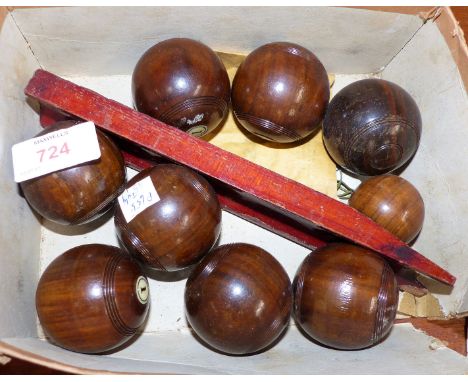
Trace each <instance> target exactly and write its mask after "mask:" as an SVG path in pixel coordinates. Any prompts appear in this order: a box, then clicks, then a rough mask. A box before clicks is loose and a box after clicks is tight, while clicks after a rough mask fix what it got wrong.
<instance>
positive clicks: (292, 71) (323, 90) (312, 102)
mask: <svg viewBox="0 0 468 382" xmlns="http://www.w3.org/2000/svg"><path fill="white" fill-rule="evenodd" d="M329 97H330V89H329V83H328V76H327V72H326V71H325V68H324V67H323V65H322V63H321V62H320V61H319V60H318V58H317V57H316V56H315V55H314V54H313V53H312V52H310V51H309V50H307V49H306V48H304V47H302V46H300V45H297V44H292V43H288V42H274V43H270V44H266V45H263V46H261V47H259V48H257V49H255V50H254V51H253V52H251V53H250V54H249V55H248V56H247V57H246V58H245V60H244V62H243V63H242V64H241V65H240V67H239V69H238V70H237V72H236V75H235V77H234V80H233V83H232V108H233V111H234V115H235V116H236V118H237V120H238V121H239V122H240V124H241V125H242V126H243V127H244V128H246V129H247V130H248V131H250V132H251V133H253V134H255V135H257V136H259V137H261V138H264V139H267V140H270V141H275V142H294V141H298V140H300V139H302V138H305V137H306V136H308V135H310V134H312V133H313V132H314V131H315V130H317V128H318V127H319V125H320V123H321V122H322V119H323V117H324V114H325V110H326V107H327V105H328V99H329Z"/></svg>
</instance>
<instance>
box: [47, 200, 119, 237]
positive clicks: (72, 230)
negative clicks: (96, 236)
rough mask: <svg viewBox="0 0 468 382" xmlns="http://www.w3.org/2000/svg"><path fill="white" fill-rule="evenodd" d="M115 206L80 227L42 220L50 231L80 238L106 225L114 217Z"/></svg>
mask: <svg viewBox="0 0 468 382" xmlns="http://www.w3.org/2000/svg"><path fill="white" fill-rule="evenodd" d="M114 206H115V204H113V205H112V206H111V207H110V208H109V209H108V210H107V211H106V212H105V213H104V214H102V215H101V216H99V217H98V218H96V219H95V220H92V221H90V222H88V223H84V224H79V225H62V224H58V223H55V222H53V221H50V220H47V219H42V225H43V226H44V227H45V228H47V229H48V230H50V231H52V232H54V233H57V234H59V235H64V236H80V235H85V234H87V233H90V232H92V231H94V230H96V229H98V228H99V227H101V226H103V225H104V224H106V223H107V222H108V221H109V220H110V219H112V218H113V216H114Z"/></svg>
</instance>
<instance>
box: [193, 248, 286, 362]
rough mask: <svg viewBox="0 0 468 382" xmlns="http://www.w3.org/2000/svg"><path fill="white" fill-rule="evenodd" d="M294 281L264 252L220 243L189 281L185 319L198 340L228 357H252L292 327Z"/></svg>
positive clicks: (196, 269)
mask: <svg viewBox="0 0 468 382" xmlns="http://www.w3.org/2000/svg"><path fill="white" fill-rule="evenodd" d="M291 302H292V295H291V283H290V280H289V277H288V275H287V273H286V271H285V270H284V269H283V267H282V266H281V264H280V263H279V262H278V261H277V260H276V259H275V258H274V257H273V256H272V255H270V254H269V253H268V252H266V251H265V250H263V249H261V248H259V247H257V246H254V245H251V244H243V243H235V244H227V245H222V246H220V247H218V248H216V249H215V250H213V251H212V252H210V253H209V254H208V256H206V257H205V258H204V259H203V260H202V261H201V263H200V264H198V265H197V267H196V268H195V270H194V271H193V272H192V274H191V275H190V277H189V279H188V280H187V284H186V287H185V307H186V314H187V319H188V321H189V323H190V325H191V327H192V328H193V329H194V331H195V332H196V333H197V334H198V336H199V337H200V338H201V339H202V340H203V341H205V342H206V343H207V344H208V345H210V346H211V347H213V348H215V349H217V350H219V351H221V352H225V353H228V354H250V353H254V352H257V351H260V350H262V349H265V347H267V346H269V345H271V344H272V343H273V342H274V341H275V340H276V339H277V338H278V336H279V335H280V334H281V333H282V332H283V330H284V329H285V328H286V326H287V325H288V323H289V317H290V312H291Z"/></svg>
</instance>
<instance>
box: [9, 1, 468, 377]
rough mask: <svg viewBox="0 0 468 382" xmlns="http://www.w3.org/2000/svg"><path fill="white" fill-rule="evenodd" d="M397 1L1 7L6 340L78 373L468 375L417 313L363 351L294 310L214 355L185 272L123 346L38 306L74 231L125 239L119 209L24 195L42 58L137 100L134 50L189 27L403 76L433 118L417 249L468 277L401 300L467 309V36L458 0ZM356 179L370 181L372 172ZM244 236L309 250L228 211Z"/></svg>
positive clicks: (214, 42) (417, 178)
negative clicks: (23, 170)
mask: <svg viewBox="0 0 468 382" xmlns="http://www.w3.org/2000/svg"><path fill="white" fill-rule="evenodd" d="M392 10H393V11H395V12H396V13H394V12H382V11H381V10H368V9H349V8H323V7H310V8H301V7H294V8H289V7H271V8H264V7H255V8H251V9H248V10H246V9H245V8H236V7H222V8H218V7H209V8H203V7H190V8H178V7H175V8H171V7H164V8H125V7H124V8H105V9H104V8H94V7H93V8H33V9H14V10H11V11H7V10H6V9H3V10H2V11H1V12H2V16H3V26H2V29H1V33H0V50H1V51H2V55H1V56H0V78H1V80H2V87H1V88H0V137H1V138H2V139H1V142H2V146H1V148H2V150H1V152H0V153H1V159H2V163H3V166H4V167H3V168H4V171H3V172H2V175H1V178H0V189H1V190H2V194H3V203H2V204H0V212H1V216H2V217H3V219H2V220H1V221H0V238H1V240H0V242H1V243H2V249H1V251H0V269H1V270H2V276H1V277H0V306H1V307H2V308H1V309H0V341H1V342H0V352H3V353H5V354H7V355H8V354H9V355H13V356H17V357H19V358H22V359H28V360H31V361H33V362H37V363H41V364H45V365H48V366H53V367H56V368H60V369H63V370H68V371H73V372H93V371H100V372H106V371H112V372H150V373H353V374H356V373H466V372H467V371H468V361H467V360H466V359H465V358H463V357H462V356H460V355H458V354H456V353H455V352H453V351H451V350H449V349H446V348H440V349H438V350H431V349H430V346H429V345H430V344H431V341H432V339H431V337H428V336H427V335H425V334H424V333H422V332H418V331H416V330H414V329H413V328H412V327H411V326H410V325H408V324H401V325H397V326H395V327H394V329H393V331H392V333H391V334H390V336H389V338H388V339H387V340H386V341H384V342H383V343H382V344H380V345H378V346H376V347H373V348H370V349H367V350H364V351H359V352H340V351H336V350H331V349H326V348H323V347H321V346H318V345H316V344H313V343H311V342H310V341H309V340H308V339H306V338H305V337H303V336H302V335H301V334H300V333H299V332H298V331H297V329H296V328H295V326H294V324H293V322H291V326H290V328H289V329H288V331H287V333H286V334H285V336H284V337H283V338H282V340H281V341H280V342H279V343H278V344H277V345H276V346H275V347H274V348H272V349H271V350H269V351H267V352H265V353H260V354H257V355H254V356H250V357H240V358H239V357H228V356H224V355H220V354H218V353H213V352H212V351H210V350H208V349H207V348H205V347H204V346H203V345H201V344H200V343H199V342H197V341H196V340H195V339H194V337H193V336H192V334H191V333H190V330H189V328H188V326H187V322H186V320H185V315H184V310H183V288H184V285H185V280H182V281H178V282H172V283H167V282H160V281H156V280H151V281H150V288H151V295H152V307H151V315H150V318H149V320H148V324H147V326H146V330H145V333H144V334H143V335H142V336H141V337H139V338H138V340H136V341H135V342H134V343H132V344H131V345H130V346H129V347H128V348H126V349H124V350H122V351H119V352H118V353H115V354H112V355H106V356H94V355H93V356H91V355H83V354H76V353H72V352H68V351H65V350H63V349H60V348H58V347H56V346H54V345H52V344H50V343H49V342H47V341H45V340H44V339H43V335H42V332H41V330H40V325H38V323H37V319H36V312H35V305H34V294H35V288H36V285H37V281H38V279H39V277H40V274H41V272H42V271H43V270H44V269H45V267H46V266H47V265H48V264H49V263H50V262H51V261H52V260H53V259H54V258H55V257H56V256H58V255H59V254H60V253H62V252H64V251H65V250H67V249H69V248H71V247H73V246H75V245H79V244H85V243H94V242H98V243H108V244H117V240H116V237H115V233H114V227H113V222H112V220H109V221H107V222H106V223H105V224H104V225H102V226H99V227H92V229H88V228H86V229H82V228H76V227H75V228H70V227H69V228H63V227H57V226H55V225H53V224H51V223H49V222H45V221H40V219H38V218H37V217H36V216H35V215H34V214H33V213H32V212H31V210H30V208H29V206H28V205H27V203H26V202H25V200H24V199H23V198H21V197H20V196H19V193H18V189H17V186H16V185H15V183H14V182H13V174H12V164H11V154H10V148H11V145H12V144H14V143H17V142H19V141H22V140H25V139H28V138H30V137H32V136H33V135H34V134H36V133H37V132H38V131H39V129H40V127H39V122H38V116H37V111H36V110H35V105H34V103H31V102H30V101H28V100H26V98H25V96H24V93H23V90H24V87H25V85H26V84H27V82H28V80H29V79H30V77H31V76H32V74H33V73H34V71H35V70H36V69H38V68H45V69H47V70H49V71H51V72H54V73H56V74H57V75H60V76H63V77H65V78H68V79H70V80H72V81H74V82H76V83H78V84H81V85H84V86H87V87H90V88H92V89H94V90H97V91H98V92H100V93H102V94H104V95H106V96H108V97H109V98H113V99H116V100H118V101H121V102H123V103H125V104H128V105H131V92H130V74H131V72H132V70H133V67H134V65H135V63H136V61H137V60H138V58H139V57H140V56H141V54H142V53H143V52H144V51H145V50H146V49H147V48H149V47H150V46H151V45H153V44H154V43H156V42H158V41H160V40H164V39H166V38H170V37H176V36H185V37H190V38H194V39H198V40H200V41H203V42H204V43H206V44H207V45H209V46H211V47H212V48H213V49H214V50H216V51H219V52H228V53H237V54H244V55H245V54H248V53H249V52H250V51H251V50H253V49H254V48H256V47H257V46H259V45H262V44H264V43H267V42H271V41H278V40H283V41H284V40H289V41H293V42H296V43H298V44H301V45H303V46H305V47H306V48H309V49H310V50H312V51H313V52H314V53H315V54H316V55H317V56H318V57H319V58H320V60H321V61H322V62H323V64H324V65H325V67H326V69H327V71H328V72H329V73H333V74H334V75H335V84H334V86H333V88H332V91H333V93H336V92H337V91H338V90H339V89H340V88H342V87H343V86H345V85H346V84H348V83H350V82H352V81H355V80H357V79H360V78H366V77H379V78H383V79H387V80H390V81H394V82H396V83H398V84H400V85H401V86H402V87H404V88H405V89H406V90H407V91H408V92H409V93H410V94H411V95H412V96H413V97H414V99H415V100H416V102H417V103H418V105H419V107H420V110H421V114H422V118H423V133H422V141H421V145H420V148H419V150H418V152H417V154H416V156H415V157H414V159H413V160H412V162H411V164H410V165H409V166H408V167H406V168H405V170H404V172H403V173H402V176H403V177H405V178H406V179H408V180H410V181H411V182H412V183H413V184H415V185H416V187H418V189H419V190H420V191H421V194H422V196H423V198H424V200H425V203H426V220H425V224H424V228H423V230H422V232H421V235H420V236H419V238H418V240H417V242H416V243H415V248H416V249H417V250H418V251H420V252H421V253H423V254H424V255H425V256H427V257H428V258H430V259H431V260H433V261H434V262H436V263H437V264H440V265H441V266H443V267H444V268H446V269H447V270H448V271H450V272H451V273H453V274H454V275H455V276H456V277H457V279H458V280H457V283H456V284H455V287H454V288H453V290H450V289H448V288H445V287H444V286H443V285H441V284H439V283H434V282H432V281H430V280H423V282H424V283H425V284H426V286H427V287H428V289H429V292H430V293H431V295H432V297H433V299H431V300H430V301H432V303H431V304H430V307H429V308H428V309H426V310H424V309H422V308H421V304H422V302H420V303H419V308H418V307H417V305H418V301H417V300H416V298H413V297H412V296H411V297H408V296H405V297H403V298H402V301H405V303H406V305H405V306H406V307H405V306H400V310H401V312H402V313H405V314H407V315H422V316H438V318H447V317H450V316H463V315H465V314H466V312H467V311H468V273H467V272H466V271H465V269H468V257H467V256H466V254H465V252H466V251H467V244H468V238H467V237H466V235H465V232H464V229H465V227H466V223H467V222H466V220H467V219H468V211H467V210H468V207H467V205H466V203H465V193H466V192H467V191H468V190H467V189H468V181H467V180H466V179H465V178H464V174H463V168H464V167H465V161H466V160H465V158H464V152H465V146H466V143H467V142H468V136H467V134H466V133H465V129H466V125H467V122H468V98H467V92H466V87H465V86H464V84H465V83H466V84H468V65H467V64H466V63H467V62H468V61H466V60H467V49H466V44H465V42H464V40H463V36H462V33H461V31H460V29H459V28H458V26H457V24H456V22H455V21H454V19H453V16H452V15H451V12H450V10H449V9H448V8H436V9H433V10H431V9H430V8H421V9H414V8H410V9H400V8H398V9H392ZM401 12H406V13H409V14H402V13H401ZM421 12H422V13H421ZM200 20H203V22H201V21H200ZM349 181H350V182H352V183H353V184H358V183H359V179H349ZM234 241H243V242H249V243H253V244H256V245H259V246H261V247H263V248H264V249H266V250H267V251H269V252H270V253H272V254H273V255H274V256H275V257H277V258H278V259H279V261H280V262H281V263H282V264H283V266H284V267H285V269H286V270H287V272H288V273H289V275H290V277H291V279H292V277H293V276H294V274H295V272H296V269H297V267H298V266H299V264H300V262H301V261H302V259H303V258H304V256H306V255H307V253H308V252H309V250H307V249H306V248H304V247H301V246H299V245H297V244H294V243H292V242H290V241H288V240H286V239H283V238H281V237H279V236H277V235H275V234H273V233H271V232H268V231H266V230H263V229H261V228H259V227H257V226H255V225H253V224H250V223H247V222H245V221H243V220H241V219H239V218H237V217H235V216H233V215H231V214H229V213H225V212H223V232H222V237H221V243H226V242H234ZM411 298H413V299H414V301H413V300H411ZM405 299H406V300H405ZM409 300H411V301H409ZM427 300H428V299H427V298H426V301H427ZM412 303H413V305H411V304H412ZM412 309H413V310H412ZM418 309H419V310H418ZM433 312H435V313H433ZM383 360H385V361H383Z"/></svg>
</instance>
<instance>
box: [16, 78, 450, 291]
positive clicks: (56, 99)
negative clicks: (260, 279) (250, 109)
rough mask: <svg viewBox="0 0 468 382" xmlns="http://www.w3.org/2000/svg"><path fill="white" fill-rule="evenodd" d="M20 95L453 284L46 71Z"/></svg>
mask: <svg viewBox="0 0 468 382" xmlns="http://www.w3.org/2000/svg"><path fill="white" fill-rule="evenodd" d="M25 93H26V95H29V96H31V97H33V98H35V99H36V100H37V101H39V102H40V103H43V104H46V105H48V106H49V107H54V108H56V109H59V110H62V111H63V112H65V113H68V114H72V115H74V116H76V117H79V118H82V119H84V120H90V121H92V122H94V123H95V124H96V125H97V126H100V127H101V128H102V129H104V130H105V131H107V132H110V133H113V134H115V135H116V136H119V137H120V138H122V139H127V140H130V141H132V142H134V143H135V144H137V145H140V146H141V147H142V148H145V149H147V150H149V151H152V152H154V153H157V154H159V155H161V156H163V157H165V158H169V159H170V160H171V161H174V162H178V163H180V164H184V165H186V166H188V167H190V168H192V169H194V170H196V171H198V172H199V173H201V174H203V175H205V176H207V177H209V178H210V181H211V180H212V179H214V180H215V181H217V182H220V184H223V186H225V187H228V188H230V189H232V190H234V191H235V192H236V193H239V194H240V196H241V198H243V199H247V200H253V201H254V202H256V203H258V204H260V205H261V206H263V207H266V208H267V209H270V210H272V211H274V212H279V213H281V214H284V215H286V216H287V217H288V218H290V221H296V222H299V224H301V225H306V226H307V225H308V226H310V227H315V228H317V227H320V228H325V229H327V230H328V231H331V232H332V233H334V234H337V235H340V236H343V237H346V238H348V239H349V240H352V241H354V242H356V243H358V244H360V245H363V246H365V247H368V248H370V249H372V250H374V251H376V252H379V253H380V254H382V255H384V256H386V257H387V258H389V259H392V260H395V261H396V262H397V263H399V264H400V265H402V266H407V267H409V268H412V269H414V270H416V271H418V272H421V273H423V274H426V275H427V276H429V277H432V278H434V279H436V280H439V281H442V282H444V283H447V284H449V285H453V284H454V282H455V280H456V278H455V277H454V276H453V275H451V274H450V273H449V272H447V271H446V270H444V269H443V268H441V267H440V266H438V265H437V264H435V263H433V262H432V261H430V260H429V259H427V258H425V257H424V256H423V255H421V254H420V253H418V252H417V251H415V250H414V249H412V248H410V247H408V246H407V245H406V244H405V243H403V242H402V241H401V240H399V239H398V238H396V237H395V236H394V235H392V234H390V233H389V232H388V231H387V230H385V229H384V228H382V227H381V226H379V225H378V224H376V223H375V222H373V221H372V220H371V219H370V218H367V217H366V216H365V215H363V214H361V213H359V212H358V211H356V210H355V209H353V208H351V207H349V206H347V205H345V204H343V203H341V202H339V201H337V200H335V199H332V198H330V197H327V196H325V195H323V194H321V193H320V192H317V191H315V190H312V189H310V188H308V187H306V186H304V185H302V184H300V183H297V182H295V181H292V180H290V179H288V178H285V177H284V176H281V175H279V174H277V173H275V172H273V171H270V170H267V169H265V168H263V167H260V166H258V165H256V164H254V163H252V162H250V161H247V160H245V159H243V158H241V157H239V156H237V155H234V154H231V153H229V152H227V151H225V150H222V149H220V148H218V147H216V146H214V145H211V144H210V143H208V142H205V141H203V140H201V139H198V138H196V137H192V136H190V135H188V134H185V133H183V132H182V131H180V130H178V129H174V128H172V127H170V126H167V125H165V124H164V123H162V122H160V121H158V120H155V119H153V118H151V117H149V116H147V115H145V114H142V113H139V112H137V111H135V110H132V109H131V108H128V107H126V106H125V105H122V104H121V103H118V102H116V101H113V100H110V99H107V98H105V97H103V96H101V95H99V94H98V93H96V92H93V91H91V90H89V89H86V88H84V87H81V86H78V85H76V84H74V83H72V82H70V81H66V80H64V79H61V78H60V77H58V76H56V75H54V74H52V73H50V72H47V71H45V70H42V69H39V70H37V71H36V72H35V74H34V76H33V77H32V78H31V80H30V81H29V83H28V85H27V86H26V88H25ZM241 200H242V199H241ZM252 220H253V221H254V222H255V223H257V224H259V223H261V221H255V219H252ZM357 222H359V223H358V224H357Z"/></svg>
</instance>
